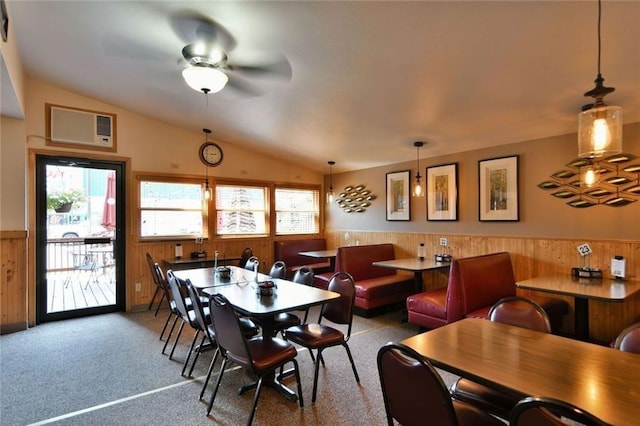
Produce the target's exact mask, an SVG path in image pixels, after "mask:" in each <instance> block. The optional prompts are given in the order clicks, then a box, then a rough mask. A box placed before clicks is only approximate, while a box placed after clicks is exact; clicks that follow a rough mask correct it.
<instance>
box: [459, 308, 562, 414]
mask: <svg viewBox="0 0 640 426" xmlns="http://www.w3.org/2000/svg"><path fill="white" fill-rule="evenodd" d="M489 320H490V321H495V322H501V323H504V324H510V325H514V326H516V327H522V328H528V329H530V330H537V331H540V332H543V333H551V324H550V323H549V317H548V315H547V313H546V312H545V311H544V309H542V307H541V306H540V305H538V304H537V303H536V302H534V301H533V300H530V299H525V298H523V297H518V296H510V297H505V298H503V299H500V300H499V301H498V302H496V304H494V305H493V306H492V307H491V309H490V310H489ZM451 395H452V396H453V397H454V398H456V399H459V400H461V401H465V402H468V403H469V404H473V405H475V406H477V407H479V408H481V409H482V410H484V411H488V412H490V413H492V414H494V415H496V416H499V417H502V418H504V419H508V418H509V415H510V413H511V410H513V407H514V406H515V405H516V404H517V403H518V401H520V400H521V399H522V398H524V397H525V396H526V395H523V394H521V393H519V392H515V391H513V392H507V391H505V390H496V389H493V388H490V387H487V386H485V385H481V384H480V383H476V382H474V381H472V380H469V379H465V378H460V379H458V380H457V381H456V382H455V383H454V384H453V385H452V386H451Z"/></svg>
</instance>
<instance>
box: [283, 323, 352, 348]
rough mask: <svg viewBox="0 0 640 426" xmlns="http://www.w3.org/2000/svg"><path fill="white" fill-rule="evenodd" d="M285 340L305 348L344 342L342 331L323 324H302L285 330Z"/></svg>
mask: <svg viewBox="0 0 640 426" xmlns="http://www.w3.org/2000/svg"><path fill="white" fill-rule="evenodd" d="M284 333H285V337H286V338H287V340H291V341H292V342H295V343H298V344H300V345H302V346H305V347H307V348H311V349H316V348H319V347H321V346H322V347H326V346H335V345H340V344H342V343H344V333H342V332H341V331H340V330H336V329H335V328H333V327H329V326H326V325H323V324H303V325H297V326H295V327H289V328H287V329H286V330H285V332H284Z"/></svg>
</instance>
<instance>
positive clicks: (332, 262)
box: [298, 249, 338, 271]
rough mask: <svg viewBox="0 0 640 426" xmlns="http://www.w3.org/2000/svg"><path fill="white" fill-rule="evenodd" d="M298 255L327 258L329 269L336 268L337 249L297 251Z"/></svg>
mask: <svg viewBox="0 0 640 426" xmlns="http://www.w3.org/2000/svg"><path fill="white" fill-rule="evenodd" d="M298 254H299V255H300V256H306V257H312V258H314V259H329V268H330V269H331V271H334V270H335V269H336V256H337V255H338V249H328V250H312V251H301V252H298Z"/></svg>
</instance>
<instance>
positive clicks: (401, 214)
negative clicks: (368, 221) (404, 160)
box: [387, 170, 411, 220]
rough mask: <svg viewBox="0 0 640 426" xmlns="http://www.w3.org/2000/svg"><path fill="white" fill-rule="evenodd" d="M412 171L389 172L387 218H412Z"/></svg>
mask: <svg viewBox="0 0 640 426" xmlns="http://www.w3.org/2000/svg"><path fill="white" fill-rule="evenodd" d="M409 179H411V172H410V171H409V170H405V171H402V172H392V173H387V220H411V194H410V193H409Z"/></svg>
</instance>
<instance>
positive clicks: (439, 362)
mask: <svg viewBox="0 0 640 426" xmlns="http://www.w3.org/2000/svg"><path fill="white" fill-rule="evenodd" d="M402 343H403V344H405V345H407V346H410V347H412V348H413V349H415V350H416V351H418V352H419V353H420V354H422V355H423V356H424V357H425V358H427V359H429V360H430V361H431V362H432V363H433V364H434V365H435V366H437V367H439V368H442V369H444V370H447V371H450V372H452V373H454V374H457V375H460V376H465V377H469V378H471V379H473V380H475V381H477V382H479V383H484V384H488V385H493V386H497V387H500V386H503V387H506V388H510V389H514V390H516V391H519V392H521V393H523V394H526V395H530V396H538V397H551V398H557V399H560V400H563V401H566V402H569V403H571V404H574V405H576V406H578V407H580V408H582V409H585V410H587V411H589V412H590V413H592V414H593V415H595V416H597V417H599V418H600V419H602V420H604V421H605V422H608V423H610V424H612V425H627V424H630V422H633V420H632V419H636V420H637V419H638V418H640V405H639V404H638V401H640V368H638V367H640V355H638V354H634V353H629V352H621V351H618V350H615V349H612V348H609V347H605V346H599V345H594V344H591V343H586V342H582V341H578V340H573V339H568V338H565V337H560V336H556V335H553V334H547V333H541V332H537V331H533V330H528V329H525V328H520V327H515V326H510V325H507V324H501V323H497V322H492V321H488V320H484V319H472V318H469V319H464V320H462V321H457V322H454V323H452V324H448V325H446V326H443V327H440V328H437V329H435V330H431V331H428V332H425V333H422V334H419V335H416V336H413V337H410V338H408V339H406V340H403V341H402Z"/></svg>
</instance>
